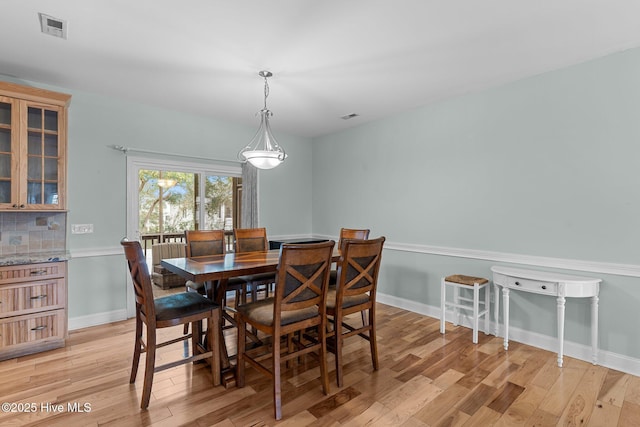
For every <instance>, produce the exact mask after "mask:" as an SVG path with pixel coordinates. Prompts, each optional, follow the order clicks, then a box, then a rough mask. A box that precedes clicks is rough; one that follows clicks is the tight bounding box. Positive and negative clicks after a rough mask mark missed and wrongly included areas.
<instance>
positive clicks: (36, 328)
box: [31, 325, 47, 331]
mask: <svg viewBox="0 0 640 427" xmlns="http://www.w3.org/2000/svg"><path fill="white" fill-rule="evenodd" d="M43 329H47V326H46V325H41V326H36V327H35V328H31V330H32V331H41V330H43Z"/></svg>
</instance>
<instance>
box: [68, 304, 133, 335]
mask: <svg viewBox="0 0 640 427" xmlns="http://www.w3.org/2000/svg"><path fill="white" fill-rule="evenodd" d="M126 319H127V310H124V309H123V310H114V311H106V312H103V313H96V314H89V315H86V316H78V317H72V318H69V330H70V331H73V330H76V329H82V328H88V327H91V326H98V325H104V324H106V323H111V322H119V321H120V320H126Z"/></svg>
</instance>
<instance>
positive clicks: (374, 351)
mask: <svg viewBox="0 0 640 427" xmlns="http://www.w3.org/2000/svg"><path fill="white" fill-rule="evenodd" d="M375 314H376V313H375V307H371V308H370V309H369V325H370V327H371V329H369V345H370V347H371V362H372V363H373V370H374V371H377V370H378V368H379V364H378V339H377V337H376V322H375V321H374V319H375V317H374V316H375Z"/></svg>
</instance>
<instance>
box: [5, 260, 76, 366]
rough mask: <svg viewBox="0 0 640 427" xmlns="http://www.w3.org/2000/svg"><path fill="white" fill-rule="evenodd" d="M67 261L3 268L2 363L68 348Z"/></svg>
mask: <svg viewBox="0 0 640 427" xmlns="http://www.w3.org/2000/svg"><path fill="white" fill-rule="evenodd" d="M66 272H67V264H66V262H52V263H42V264H25V265H12V266H3V267H0V360H5V359H10V358H13V357H18V356H22V355H25V354H31V353H37V352H40V351H45V350H51V349H54V348H58V347H64V345H65V339H66V338H67V292H66V290H67V288H66V276H67V274H66Z"/></svg>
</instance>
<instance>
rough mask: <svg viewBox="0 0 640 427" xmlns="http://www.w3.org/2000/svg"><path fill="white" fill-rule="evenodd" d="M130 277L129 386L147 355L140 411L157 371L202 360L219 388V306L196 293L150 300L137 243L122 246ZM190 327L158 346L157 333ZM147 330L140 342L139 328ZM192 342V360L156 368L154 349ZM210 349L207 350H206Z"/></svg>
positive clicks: (146, 405) (147, 399)
mask: <svg viewBox="0 0 640 427" xmlns="http://www.w3.org/2000/svg"><path fill="white" fill-rule="evenodd" d="M120 243H121V244H122V246H123V247H124V254H125V257H126V259H127V264H128V266H129V272H130V273H131V279H132V281H133V288H134V293H135V300H136V335H135V349H134V353H133V364H132V366H131V376H130V378H129V382H130V383H134V382H135V380H136V375H137V373H138V365H139V362H140V354H141V353H146V359H145V372H144V384H143V390H142V400H141V403H140V407H141V408H142V409H146V408H147V407H148V406H149V400H150V398H151V387H152V385H153V375H154V373H156V372H158V371H162V370H165V369H169V368H172V367H174V366H177V365H182V364H185V363H189V362H194V361H196V360H201V359H209V362H210V364H211V375H212V377H213V384H214V385H218V384H220V341H219V339H218V336H219V332H218V331H219V329H220V306H219V305H218V304H215V303H214V302H212V301H211V300H209V299H208V298H206V297H204V296H202V295H200V294H197V293H195V292H191V293H187V292H182V293H178V294H173V295H169V296H166V297H162V298H158V299H156V300H154V299H153V290H152V285H151V278H150V276H149V270H148V268H147V263H146V261H145V258H144V254H143V253H142V247H141V246H140V242H137V241H131V242H130V241H127V240H126V239H123V240H122V241H121V242H120ZM205 319H206V320H207V333H206V340H205V343H206V344H203V343H201V342H200V337H201V333H200V331H201V329H202V321H203V320H205ZM188 323H191V324H192V330H193V334H192V335H189V334H183V335H182V336H180V337H178V338H175V339H171V340H169V341H164V342H158V341H157V337H156V330H157V329H160V328H167V327H171V326H176V325H183V324H185V325H186V324H188ZM143 324H144V325H145V326H146V339H144V338H143V334H142V330H143V327H142V325H143ZM189 338H191V356H190V357H186V358H183V359H180V360H177V361H173V362H168V363H166V364H164V365H160V366H156V365H155V362H156V349H157V348H159V347H163V346H166V345H170V344H175V343H178V342H180V341H185V340H188V339H189ZM206 347H210V348H206Z"/></svg>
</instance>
